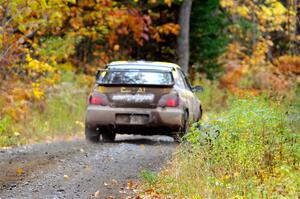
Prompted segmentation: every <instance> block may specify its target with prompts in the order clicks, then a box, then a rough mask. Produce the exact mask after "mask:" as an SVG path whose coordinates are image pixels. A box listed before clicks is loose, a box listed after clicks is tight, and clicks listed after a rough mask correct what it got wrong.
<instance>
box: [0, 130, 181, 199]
mask: <svg viewBox="0 0 300 199" xmlns="http://www.w3.org/2000/svg"><path fill="white" fill-rule="evenodd" d="M176 146H177V144H176V143H175V142H174V141H173V139H172V138H170V137H166V136H151V137H147V136H129V135H122V136H117V139H116V141H115V142H114V143H99V144H87V143H86V142H85V140H73V141H64V142H54V143H50V144H49V143H48V144H46V143H44V144H34V145H27V146H23V147H19V148H13V149H3V150H0V199H6V198H22V199H23V198H30V199H31V198H49V199H50V198H51V199H55V198H95V197H94V196H95V194H96V196H99V197H98V198H110V197H111V198H126V197H128V196H130V195H134V192H133V191H132V190H129V189H128V188H132V187H134V185H135V184H136V182H138V181H139V180H141V176H140V173H141V171H153V172H157V171H159V170H160V169H162V168H163V166H164V165H165V164H166V162H167V161H168V160H169V159H170V158H171V155H172V153H173V152H174V150H175V148H176ZM132 184H133V185H132ZM128 185H129V187H128Z"/></svg>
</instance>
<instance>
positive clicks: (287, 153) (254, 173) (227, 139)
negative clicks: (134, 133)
mask: <svg viewBox="0 0 300 199" xmlns="http://www.w3.org/2000/svg"><path fill="white" fill-rule="evenodd" d="M229 104H230V105H229V109H228V110H226V111H223V112H221V113H219V114H215V115H214V116H212V117H211V118H209V119H208V120H206V121H203V122H200V123H199V124H195V125H194V126H193V128H192V130H191V132H190V133H189V134H188V135H187V136H186V137H185V139H186V141H185V143H184V144H183V145H182V146H181V147H180V149H179V150H178V151H177V154H176V156H175V159H174V161H173V162H172V164H171V165H170V167H169V168H168V169H167V170H165V171H164V172H162V174H161V175H160V178H159V181H158V182H157V183H156V184H155V185H154V187H155V189H156V190H157V191H158V192H160V193H161V194H162V195H164V196H172V197H175V198H298V197H299V194H300V192H299V191H300V190H299V187H300V181H299V179H300V172H299V168H300V161H299V160H300V144H299V138H300V131H299V123H300V115H299V113H300V109H299V98H297V99H296V101H295V102H294V103H293V105H290V106H284V105H283V104H282V103H280V102H278V101H277V102H274V101H271V100H269V99H267V98H264V97H256V98H253V97H249V98H242V99H233V100H230V103H229Z"/></svg>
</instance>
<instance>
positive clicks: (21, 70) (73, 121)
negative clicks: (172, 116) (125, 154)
mask: <svg viewBox="0 0 300 199" xmlns="http://www.w3.org/2000/svg"><path fill="white" fill-rule="evenodd" d="M299 13H300V2H299V1H298V0H244V1H239V0H193V1H192V0H120V1H116V0H0V92H1V95H0V147H11V146H17V145H23V144H28V143H33V142H40V141H45V140H56V139H67V138H70V137H76V136H81V135H82V132H83V128H84V123H83V121H84V110H85V104H86V99H87V94H88V92H89V89H90V88H91V85H93V83H94V79H95V77H94V76H95V74H96V71H97V70H98V69H100V68H104V67H105V65H106V64H107V63H109V62H111V61H116V60H149V61H166V62H174V63H179V64H180V65H181V66H182V67H183V69H184V71H185V72H186V74H187V75H188V77H189V79H190V81H191V83H192V84H200V85H202V86H203V87H204V93H202V94H199V97H200V99H201V100H202V102H203V103H204V111H205V115H204V121H202V122H200V123H201V125H204V127H205V128H203V129H202V131H205V132H206V133H207V132H211V131H212V130H211V127H213V128H218V129H220V131H224V132H227V133H229V134H230V133H231V134H230V135H227V136H229V137H231V138H232V137H234V136H235V137H239V136H241V137H239V138H240V139H238V140H239V141H237V142H234V144H233V145H229V146H231V147H228V148H227V147H225V145H226V146H228V143H229V142H230V139H231V138H230V139H229V138H228V137H223V138H221V139H219V140H218V141H216V142H217V143H215V145H216V147H215V148H214V149H211V148H210V147H209V146H207V145H205V144H204V145H202V144H200V143H201V141H199V136H201V132H199V129H198V128H196V127H195V125H197V124H195V125H194V126H193V127H192V129H191V133H190V134H188V135H187V137H186V140H187V142H189V143H192V146H193V147H192V149H190V148H189V147H188V149H187V148H185V147H183V148H182V149H180V153H179V156H178V157H177V158H175V160H174V163H173V164H172V165H171V168H170V169H171V171H176V173H177V174H178V173H179V174H178V175H177V176H172V174H171V173H172V172H171V173H168V171H165V172H166V173H167V174H164V173H162V174H161V175H160V176H154V177H153V176H152V177H151V175H152V174H151V175H150V174H148V177H147V175H146V178H145V181H146V182H145V188H147V189H150V190H152V191H150V192H147V193H146V195H147V194H148V195H150V196H153V197H154V196H155V197H156V196H161V195H164V196H167V195H170V192H171V191H172V193H171V195H172V194H175V195H176V197H178V198H182V197H187V198H191V197H196V198H197V197H199V198H220V197H221V198H222V196H226V198H244V197H245V198H253V197H254V198H256V197H259V198H272V197H274V198H277V197H278V196H279V195H283V196H285V197H287V198H297V193H298V194H299V181H298V182H297V179H298V180H299V167H298V166H299V154H300V151H299V150H300V149H299V148H300V146H299V133H300V132H299V128H300V126H299V121H300V120H299V113H300V87H299V85H300V14H299ZM245 100H246V101H245ZM252 105H253V109H254V110H253V111H252V110H250V109H251V106H252ZM241 107H244V108H245V109H242V108H241ZM273 110H274V111H273ZM239 113H240V114H239ZM242 113H244V114H242ZM246 115H248V116H249V117H246ZM272 115H273V116H274V117H271V116H272ZM238 116H239V117H238ZM269 116H270V117H269ZM263 117H264V118H266V120H264V118H263ZM219 118H225V119H224V120H226V121H227V122H228V123H229V122H233V121H240V122H239V123H238V124H236V125H237V126H234V125H233V126H230V125H229V124H228V123H224V121H223V120H220V119H219ZM286 118H288V119H287V120H286ZM291 118H292V119H291ZM246 121H247V122H248V123H247V122H246ZM255 121H256V122H258V123H257V126H256V127H255V126H253V125H252V124H253V122H255ZM251 122H252V123H251ZM265 123H267V124H266V125H265ZM209 127H210V128H209ZM247 129H252V132H253V134H250V132H248V130H247ZM240 131H243V132H247V133H241V135H237V134H238V133H237V132H240ZM232 132H235V133H236V134H233V133H232ZM261 132H264V133H265V134H263V135H262V134H261ZM273 135H274V136H275V137H276V138H278V139H275V138H274V136H273ZM250 137H251V138H253V140H256V141H257V143H254V144H255V146H257V147H253V148H251V147H250V148H248V149H247V147H246V146H247V144H246V142H245V140H247V139H248V138H250ZM273 138H274V139H273ZM259 140H263V141H262V142H260V141H259ZM183 145H184V144H183ZM266 147H269V148H266ZM238 149H244V150H243V151H242V152H237V151H238ZM250 149H251V150H252V152H255V154H256V155H253V154H252V153H251V151H249V150H250ZM208 150H212V153H210V154H208V152H207V151H208ZM220 150H221V151H223V152H224V153H225V154H227V156H226V157H228V158H227V159H226V161H227V162H226V163H225V164H224V167H223V169H221V165H222V163H223V161H224V159H222V158H221V157H220V154H219V153H218V152H219V151H220ZM191 151H192V152H191ZM187 153H188V154H194V155H191V156H192V157H191V159H184V158H183V157H184V156H185V155H184V154H187ZM228 154H235V155H234V156H232V157H231V158H229V156H228ZM247 154H252V155H249V156H248V157H247ZM257 154H259V155H257ZM203 156H209V157H210V158H211V159H209V158H208V159H205V160H203V159H202V158H199V157H203ZM259 157H261V159H259ZM181 158H182V159H183V160H182V161H180V160H178V159H181ZM200 159H201V160H200ZM239 160H240V161H239ZM233 162H234V163H235V164H233ZM262 162H263V163H262ZM256 164H257V165H260V164H262V165H263V166H262V167H259V166H257V165H256ZM191 165H202V167H201V168H205V169H207V170H206V171H207V172H210V173H211V176H213V177H212V178H211V179H204V178H201V176H202V175H203V171H202V173H200V174H199V176H200V177H199V176H197V177H199V179H198V181H197V180H196V181H195V182H197V183H200V184H201V183H202V185H203V187H204V189H205V190H201V193H200V192H198V190H197V189H196V188H195V187H197V185H196V184H193V183H192V185H190V186H187V184H189V183H190V182H191V181H192V180H191V179H190V178H189V176H188V175H186V173H184V172H183V171H184V170H186V167H187V166H191ZM193 168H194V167H193ZM194 170H197V169H196V168H194ZM194 170H192V172H193V171H194ZM245 171H247V172H246V174H245ZM181 172H182V173H181ZM195 172H196V171H195ZM149 175H150V181H149ZM165 175H167V176H169V177H166V176H165ZM170 175H171V177H170ZM181 175H182V176H185V177H186V178H185V177H182V176H181ZM180 176H181V177H180ZM190 177H191V176H190ZM153 178H154V179H155V180H154V181H153ZM254 178H255V179H254ZM147 179H148V180H147ZM151 179H152V180H151ZM274 179H275V180H274ZM168 180H169V181H168ZM172 180H173V181H176V182H177V184H176V183H171V185H170V183H169V182H170V181H172ZM173 181H172V182H173ZM277 182H278V184H276V183H277ZM284 182H289V183H287V184H286V185H283V184H284ZM216 183H217V184H218V183H219V185H220V184H221V185H220V186H217V185H215V184H216ZM193 186H195V187H193ZM178 187H181V189H178ZM182 187H183V188H182ZM224 187H225V188H224ZM228 187H231V188H228ZM296 187H298V189H297V188H296ZM168 190H169V191H170V192H168ZM246 193H248V194H249V195H246ZM224 194H225V195H224ZM276 194H277V195H276ZM298 197H299V195H298Z"/></svg>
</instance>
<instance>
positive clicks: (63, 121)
mask: <svg viewBox="0 0 300 199" xmlns="http://www.w3.org/2000/svg"><path fill="white" fill-rule="evenodd" d="M63 77H64V78H63V80H64V82H63V83H62V84H61V85H59V86H57V87H56V88H54V90H53V91H52V92H51V94H50V96H49V97H48V99H47V101H46V103H45V104H46V106H45V107H42V110H41V109H40V107H39V105H37V107H35V108H34V111H33V113H32V115H31V118H30V121H29V122H28V124H21V129H22V130H23V131H24V132H23V134H24V135H30V137H31V138H30V140H34V141H40V140H51V139H55V138H57V137H68V136H74V135H79V134H82V131H83V122H84V112H85V105H86V89H85V87H83V88H80V87H79V85H77V83H76V81H75V76H74V74H73V73H71V72H69V73H66V74H65V75H63ZM23 125H24V127H25V128H26V129H24V127H23Z"/></svg>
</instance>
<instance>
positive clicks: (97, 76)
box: [96, 69, 175, 88]
mask: <svg viewBox="0 0 300 199" xmlns="http://www.w3.org/2000/svg"><path fill="white" fill-rule="evenodd" d="M127 70H129V71H141V70H142V71H147V72H164V73H172V71H167V70H159V69H99V70H98V71H97V73H96V84H98V85H99V86H143V87H160V88H161V87H166V88H167V87H173V86H174V84H175V81H174V77H173V75H171V77H172V83H171V84H107V83H102V82H101V80H100V77H101V74H102V73H106V72H108V71H109V72H123V71H127Z"/></svg>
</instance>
